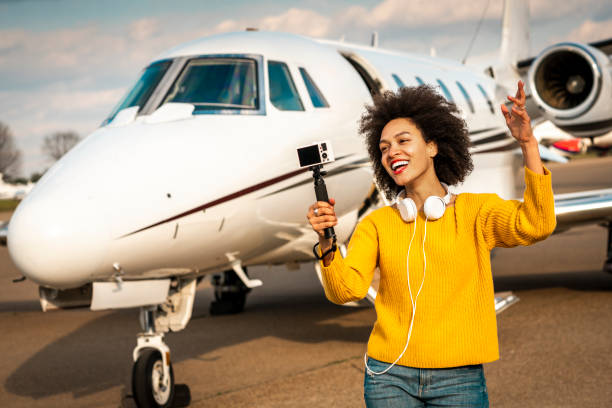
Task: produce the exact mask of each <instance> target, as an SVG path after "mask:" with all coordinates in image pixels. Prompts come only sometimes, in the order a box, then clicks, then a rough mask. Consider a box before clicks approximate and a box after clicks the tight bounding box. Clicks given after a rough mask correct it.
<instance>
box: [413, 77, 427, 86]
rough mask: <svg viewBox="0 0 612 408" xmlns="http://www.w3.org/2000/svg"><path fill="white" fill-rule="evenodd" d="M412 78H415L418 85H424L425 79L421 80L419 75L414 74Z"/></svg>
mask: <svg viewBox="0 0 612 408" xmlns="http://www.w3.org/2000/svg"><path fill="white" fill-rule="evenodd" d="M414 79H416V81H417V82H418V84H419V85H425V81H423V80H422V79H421V77H419V76H415V77H414Z"/></svg>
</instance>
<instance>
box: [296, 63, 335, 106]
mask: <svg viewBox="0 0 612 408" xmlns="http://www.w3.org/2000/svg"><path fill="white" fill-rule="evenodd" d="M300 74H301V75H302V79H303V80H304V84H305V85H306V89H308V95H310V100H311V101H312V106H314V107H315V108H329V103H327V100H326V99H325V96H323V93H322V92H321V90H320V89H319V87H318V86H317V84H315V81H314V80H313V79H312V78H311V77H310V75H309V74H308V71H306V69H304V68H300Z"/></svg>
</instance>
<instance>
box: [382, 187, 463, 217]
mask: <svg viewBox="0 0 612 408" xmlns="http://www.w3.org/2000/svg"><path fill="white" fill-rule="evenodd" d="M440 184H442V187H444V190H446V195H445V196H444V197H438V196H429V197H427V199H426V200H425V204H424V205H423V211H424V212H425V215H426V216H427V219H429V220H437V219H439V218H442V216H443V215H444V211H445V210H446V206H447V205H448V204H449V203H450V200H451V193H450V191H448V186H447V185H446V184H444V183H440ZM393 205H395V206H396V207H397V209H398V210H399V212H400V215H401V217H402V220H404V221H405V222H412V221H414V220H415V219H416V217H417V214H418V210H417V207H416V204H415V203H414V201H413V200H412V198H406V190H404V189H402V191H400V192H399V193H398V194H397V196H396V197H395V200H394V201H393Z"/></svg>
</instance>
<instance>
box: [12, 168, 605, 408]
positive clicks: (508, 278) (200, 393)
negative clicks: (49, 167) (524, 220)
mask: <svg viewBox="0 0 612 408" xmlns="http://www.w3.org/2000/svg"><path fill="white" fill-rule="evenodd" d="M549 168H550V169H551V171H552V173H553V181H554V185H555V192H556V193H563V192H571V191H580V190H590V189H597V188H611V187H612V157H606V158H588V159H580V160H576V161H573V162H570V163H568V164H551V165H549ZM49 216H52V214H50V215H49ZM8 217H10V214H9V213H4V214H0V219H2V218H4V219H7V218H8ZM606 240H607V230H606V229H605V228H602V227H601V226H598V225H589V226H581V227H576V228H574V229H571V230H569V231H567V232H565V233H563V234H558V235H553V236H552V237H550V238H549V239H547V240H546V241H543V242H541V243H538V244H536V245H534V246H532V247H522V248H513V249H497V250H495V251H494V254H493V258H492V264H493V275H494V282H495V290H496V291H498V292H499V291H506V290H512V291H513V292H514V294H515V295H517V296H518V297H519V298H520V301H519V302H518V303H516V304H514V305H512V306H511V307H510V308H508V309H507V310H505V311H504V312H502V313H501V314H500V315H498V321H497V324H498V329H499V342H500V353H501V358H500V360H498V361H496V362H493V363H489V364H486V365H485V375H486V378H487V387H488V391H489V399H490V402H491V406H492V407H578V406H580V407H610V406H612V358H611V356H610V354H611V352H612V324H611V323H612V275H609V274H605V273H603V272H602V271H601V269H602V265H603V263H604V261H605V256H606V252H605V251H606V245H607V241H606ZM249 273H250V275H251V276H252V277H255V278H259V279H262V280H263V282H264V285H263V286H262V287H261V288H256V289H254V290H253V291H252V292H251V294H250V295H249V298H248V300H247V305H246V308H245V311H244V312H243V313H241V314H238V315H231V316H210V314H209V312H208V307H209V303H210V301H211V299H212V290H211V288H210V287H208V286H207V285H206V284H205V282H203V283H202V284H201V285H200V287H199V288H198V289H199V290H198V294H197V297H196V302H195V306H194V311H193V318H192V320H191V322H190V323H189V325H188V327H187V329H186V330H183V331H181V332H179V333H171V334H169V335H167V336H166V342H167V344H168V345H169V346H170V348H171V350H172V362H173V368H174V373H175V378H176V382H177V383H186V384H188V385H189V386H190V388H191V394H192V403H191V406H192V407H266V408H267V407H323V406H325V407H363V406H364V403H363V375H364V374H363V353H364V351H365V347H366V342H367V339H368V336H369V333H370V330H371V328H372V325H373V323H374V321H375V319H376V316H375V312H374V309H373V308H371V307H357V308H355V307H341V306H336V305H334V304H332V303H330V302H329V301H327V300H326V299H325V296H324V294H323V291H322V288H321V286H320V284H319V282H318V280H317V278H316V275H315V273H314V270H313V267H312V265H303V266H301V267H300V268H299V269H296V270H289V269H287V268H286V267H280V266H278V267H257V268H251V269H250V270H249ZM18 276H20V274H19V272H18V271H17V269H16V268H15V266H14V265H13V264H12V262H11V260H10V258H9V256H8V252H7V249H6V247H1V248H0V282H1V284H0V327H1V328H2V329H3V330H2V335H0V349H2V350H4V351H5V356H6V357H5V358H4V361H3V364H1V365H0V406H2V407H121V406H130V405H129V404H130V401H129V399H127V398H126V395H127V394H129V393H130V376H131V367H132V361H131V353H132V349H133V348H134V346H135V344H136V334H137V332H138V331H139V330H140V327H139V324H138V312H137V311H136V310H121V311H102V312H91V311H89V310H88V309H69V310H61V311H52V312H48V313H43V312H41V311H40V305H39V301H38V293H37V287H36V286H35V285H34V284H33V283H32V282H30V281H27V280H26V281H25V282H21V283H12V279H13V278H16V277H18Z"/></svg>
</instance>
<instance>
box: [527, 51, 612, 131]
mask: <svg viewBox="0 0 612 408" xmlns="http://www.w3.org/2000/svg"><path fill="white" fill-rule="evenodd" d="M528 80H529V87H530V89H531V94H532V96H533V99H534V101H535V103H536V104H537V106H538V108H539V109H540V110H541V111H542V112H543V116H545V117H546V118H547V119H549V120H550V121H552V122H553V123H554V124H555V125H556V126H557V127H559V128H560V129H562V130H564V131H566V132H568V133H571V134H572V135H574V136H576V137H593V136H599V135H602V134H604V133H607V132H609V131H610V130H612V109H610V105H609V101H610V96H611V95H612V63H611V62H610V58H609V57H608V56H607V55H606V54H604V53H603V52H601V51H599V50H598V49H596V48H593V47H591V46H589V45H584V44H577V43H561V44H556V45H553V46H551V47H548V48H546V49H545V50H544V51H542V52H541V53H540V55H538V56H537V57H536V59H535V60H534V61H533V63H532V64H531V67H530V68H529V73H528Z"/></svg>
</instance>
